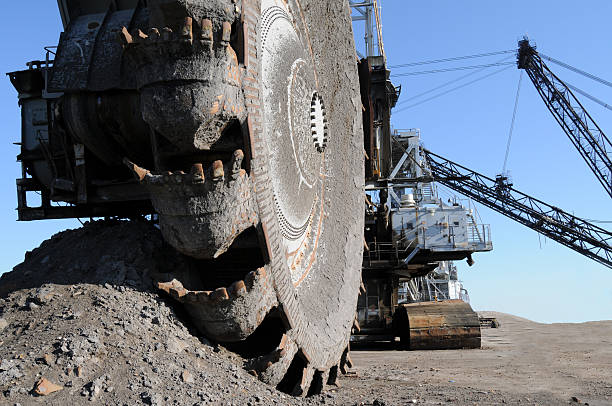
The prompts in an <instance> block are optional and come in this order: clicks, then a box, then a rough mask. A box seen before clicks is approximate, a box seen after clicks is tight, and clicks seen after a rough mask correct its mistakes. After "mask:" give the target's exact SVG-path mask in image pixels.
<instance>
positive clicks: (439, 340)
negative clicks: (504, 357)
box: [393, 300, 480, 350]
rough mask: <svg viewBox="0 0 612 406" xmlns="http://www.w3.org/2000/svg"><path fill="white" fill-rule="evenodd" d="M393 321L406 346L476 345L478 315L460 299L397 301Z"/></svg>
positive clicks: (478, 324) (426, 347) (467, 346)
mask: <svg viewBox="0 0 612 406" xmlns="http://www.w3.org/2000/svg"><path fill="white" fill-rule="evenodd" d="M393 322H394V323H393V324H394V326H395V330H396V334H397V335H398V336H399V337H400V342H401V343H402V344H403V346H405V347H406V348H408V349H410V350H450V349H460V348H480V322H479V321H478V315H477V314H476V312H474V310H472V307H471V306H470V305H469V304H468V303H466V302H464V301H462V300H445V301H441V302H421V303H410V304H401V305H399V306H398V307H397V311H396V312H395V315H394V317H393Z"/></svg>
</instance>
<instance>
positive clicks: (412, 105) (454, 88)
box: [394, 66, 511, 113]
mask: <svg viewBox="0 0 612 406" xmlns="http://www.w3.org/2000/svg"><path fill="white" fill-rule="evenodd" d="M510 68H511V66H506V67H505V68H501V69H498V70H496V71H494V72H491V73H489V74H486V75H484V76H481V77H479V78H476V79H474V80H471V81H469V82H466V83H464V84H462V85H459V86H455V87H453V88H450V89H448V90H446V91H444V92H441V93H438V94H435V95H433V96H431V97H428V98H427V99H424V100H421V101H419V102H417V103H414V104H411V105H409V106H405V107H402V108H401V109H398V110H394V112H395V113H400V112H402V111H405V110H408V109H410V108H413V107H416V106H418V105H421V104H423V103H426V102H428V101H430V100H434V99H437V98H438V97H441V96H444V95H447V94H448V93H450V92H454V91H455V90H459V89H462V88H464V87H466V86H469V85H471V84H473V83H476V82H479V81H481V80H484V79H486V78H488V77H491V76H493V75H496V74H498V73H501V72H503V71H505V70H508V69H510Z"/></svg>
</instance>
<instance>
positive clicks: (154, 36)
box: [149, 27, 161, 41]
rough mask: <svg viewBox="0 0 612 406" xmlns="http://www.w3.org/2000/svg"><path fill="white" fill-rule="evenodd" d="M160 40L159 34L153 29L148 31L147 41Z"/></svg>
mask: <svg viewBox="0 0 612 406" xmlns="http://www.w3.org/2000/svg"><path fill="white" fill-rule="evenodd" d="M160 38H161V33H160V32H159V30H158V29H157V28H155V27H153V28H151V29H150V30H149V41H158V40H159V39H160Z"/></svg>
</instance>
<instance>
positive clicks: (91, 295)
mask: <svg viewBox="0 0 612 406" xmlns="http://www.w3.org/2000/svg"><path fill="white" fill-rule="evenodd" d="M136 236H137V237H138V238H135V237H136ZM162 259H164V260H162ZM180 260H181V258H180V257H179V256H177V255H176V254H175V253H173V252H172V251H169V249H168V248H166V247H165V246H164V244H163V243H162V240H161V237H160V235H159V232H158V231H157V230H156V229H155V228H153V227H152V226H150V225H148V224H146V223H109V222H97V223H91V224H87V225H86V226H85V227H84V228H82V229H78V230H72V231H65V232H63V233H60V234H58V235H56V236H54V237H53V238H51V239H50V240H48V241H46V242H44V243H43V244H42V245H41V247H40V248H38V249H36V250H34V251H33V252H29V253H27V254H26V260H25V261H24V263H22V264H20V265H18V266H17V267H15V269H14V271H13V272H10V273H6V274H4V275H3V276H2V278H1V279H0V297H2V298H3V299H0V317H1V318H0V330H1V331H0V404H3V405H4V404H7V405H15V404H21V405H30V404H50V405H67V404H73V405H78V404H92V403H93V404H103V405H138V404H145V405H204V404H223V405H248V404H252V405H255V404H262V405H268V404H282V405H285V404H297V403H298V400H295V399H293V398H291V397H289V396H287V395H285V394H282V393H280V392H278V391H276V390H275V389H273V388H270V387H268V386H266V385H265V384H262V383H260V382H259V381H257V380H256V379H255V378H254V377H252V376H251V375H249V374H247V373H246V372H245V371H244V370H243V369H242V368H241V360H240V359H239V358H238V357H236V356H235V355H234V354H233V353H230V352H229V351H226V350H225V349H224V348H222V347H220V346H216V345H214V344H213V343H210V342H208V341H207V340H206V339H205V338H203V337H197V336H195V335H193V334H192V332H191V331H190V329H189V328H188V324H186V323H184V319H183V317H182V314H181V312H180V309H177V308H175V307H174V305H173V304H172V303H170V302H168V301H166V300H165V299H164V298H163V297H161V296H159V295H158V294H157V293H156V292H154V291H153V290H152V283H151V275H152V274H154V273H155V272H163V271H164V269H163V267H164V266H170V264H176V263H177V262H179V261H180ZM164 264H166V265H164Z"/></svg>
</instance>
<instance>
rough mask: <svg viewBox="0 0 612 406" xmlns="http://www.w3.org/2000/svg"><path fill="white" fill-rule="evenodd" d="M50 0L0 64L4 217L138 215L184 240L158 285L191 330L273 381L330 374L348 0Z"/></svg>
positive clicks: (356, 255) (358, 118)
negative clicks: (7, 108)
mask: <svg viewBox="0 0 612 406" xmlns="http://www.w3.org/2000/svg"><path fill="white" fill-rule="evenodd" d="M58 5H59V10H60V14H61V16H62V21H63V23H64V32H63V33H62V34H61V37H60V41H59V44H58V46H57V48H56V49H55V47H49V48H47V51H48V52H47V58H46V59H45V60H44V61H33V62H30V63H29V64H28V69H26V70H23V71H18V72H12V73H9V76H10V79H11V81H12V83H13V85H14V86H15V88H16V89H17V91H18V92H19V100H20V105H21V107H22V117H23V129H22V140H21V154H20V155H19V160H20V161H21V163H22V168H23V175H22V177H21V179H18V180H17V188H18V202H19V206H18V215H19V219H20V220H24V221H25V220H41V219H52V218H76V217H123V218H129V217H136V216H143V215H153V216H154V217H155V218H158V219H159V227H160V229H161V232H162V234H163V236H164V239H165V240H166V241H167V242H168V243H169V244H170V245H172V246H173V247H174V248H175V249H176V250H178V251H179V252H181V253H182V254H184V255H186V256H187V257H190V258H192V262H191V265H192V266H190V267H189V269H177V270H176V272H175V273H174V274H172V275H170V277H167V278H165V279H162V280H159V281H158V287H159V288H160V289H162V290H164V291H166V292H167V293H168V294H169V295H171V296H173V297H174V298H175V299H176V300H178V301H180V302H181V303H182V304H183V305H184V307H185V308H186V310H187V312H188V313H189V314H190V316H191V318H192V320H193V322H194V323H195V325H196V326H197V328H198V329H199V330H200V332H201V333H203V334H205V335H206V336H208V337H210V338H211V339H213V340H215V341H217V342H220V343H223V344H224V345H227V347H228V348H230V349H234V350H235V351H236V352H238V353H240V354H241V355H242V356H243V357H244V358H245V367H246V369H248V370H249V371H250V372H252V374H254V375H256V376H257V377H259V379H261V380H262V381H264V382H267V383H269V384H272V385H275V386H277V387H278V388H279V389H281V390H283V391H286V392H288V393H292V394H295V395H302V394H307V393H317V392H319V391H321V390H322V388H323V387H324V385H326V384H334V383H335V381H336V378H337V375H338V371H339V370H342V369H344V367H345V365H346V363H347V358H348V343H349V337H350V330H351V327H352V326H353V323H354V318H355V308H356V305H357V296H358V292H359V286H360V271H361V260H362V232H363V222H364V220H363V213H362V211H361V207H362V202H363V184H364V161H363V130H362V114H361V109H362V106H361V100H360V92H359V79H358V76H357V66H356V60H355V47H354V43H353V35H352V30H351V21H350V13H349V8H348V3H347V2H346V1H331V0H327V1H323V0H317V1H315V0H207V1H202V0H147V1H144V0H94V1H91V0H88V1H85V0H58ZM30 192H39V193H40V195H41V203H40V205H39V206H37V207H31V206H29V205H28V200H27V198H28V195H29V193H30ZM58 203H60V204H59V205H58ZM356 208H359V209H356Z"/></svg>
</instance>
